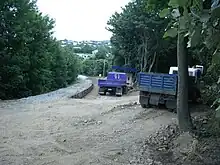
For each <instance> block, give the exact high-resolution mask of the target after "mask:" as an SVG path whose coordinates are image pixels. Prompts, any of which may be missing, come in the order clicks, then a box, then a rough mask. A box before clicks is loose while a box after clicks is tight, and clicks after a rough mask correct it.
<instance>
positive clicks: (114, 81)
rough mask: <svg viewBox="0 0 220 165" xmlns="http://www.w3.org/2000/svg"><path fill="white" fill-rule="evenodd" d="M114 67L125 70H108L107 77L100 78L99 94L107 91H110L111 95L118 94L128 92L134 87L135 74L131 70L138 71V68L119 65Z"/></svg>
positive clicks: (104, 93)
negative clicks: (133, 78)
mask: <svg viewBox="0 0 220 165" xmlns="http://www.w3.org/2000/svg"><path fill="white" fill-rule="evenodd" d="M112 69H115V70H123V71H124V72H117V71H115V72H108V75H107V77H106V78H105V79H99V80H98V86H99V94H100V95H106V94H107V93H110V94H111V95H116V96H122V95H123V94H127V92H128V90H130V89H131V88H132V87H133V81H132V77H133V76H132V73H131V72H136V70H135V69H132V68H126V67H124V68H123V67H118V66H113V67H112ZM129 72H130V73H129Z"/></svg>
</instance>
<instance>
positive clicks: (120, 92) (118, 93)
mask: <svg viewBox="0 0 220 165" xmlns="http://www.w3.org/2000/svg"><path fill="white" fill-rule="evenodd" d="M122 93H123V89H122V87H119V88H116V90H115V94H116V96H118V97H121V96H122Z"/></svg>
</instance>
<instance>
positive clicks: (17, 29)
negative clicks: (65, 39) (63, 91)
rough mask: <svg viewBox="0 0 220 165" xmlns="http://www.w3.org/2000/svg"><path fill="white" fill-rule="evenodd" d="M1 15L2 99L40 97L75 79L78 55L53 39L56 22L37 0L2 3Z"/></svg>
mask: <svg viewBox="0 0 220 165" xmlns="http://www.w3.org/2000/svg"><path fill="white" fill-rule="evenodd" d="M0 12H1V24H0V33H1V38H0V52H1V56H0V63H1V65H0V70H1V72H0V98H1V99H12V98H21V97H26V96H29V95H36V94H41V93H44V92H48V91H51V90H54V89H57V88H60V87H65V86H66V85H68V84H70V83H72V82H73V81H74V80H75V79H76V77H77V59H76V56H75V55H74V54H73V53H72V52H73V51H72V50H70V49H69V48H66V47H64V48H62V47H61V46H60V43H59V42H58V41H56V40H55V39H53V38H52V36H51V35H52V29H53V27H54V21H53V20H52V19H50V18H49V17H48V16H43V15H42V14H41V13H39V11H38V9H37V7H36V2H35V1H29V0H10V1H8V0H3V1H1V3H0Z"/></svg>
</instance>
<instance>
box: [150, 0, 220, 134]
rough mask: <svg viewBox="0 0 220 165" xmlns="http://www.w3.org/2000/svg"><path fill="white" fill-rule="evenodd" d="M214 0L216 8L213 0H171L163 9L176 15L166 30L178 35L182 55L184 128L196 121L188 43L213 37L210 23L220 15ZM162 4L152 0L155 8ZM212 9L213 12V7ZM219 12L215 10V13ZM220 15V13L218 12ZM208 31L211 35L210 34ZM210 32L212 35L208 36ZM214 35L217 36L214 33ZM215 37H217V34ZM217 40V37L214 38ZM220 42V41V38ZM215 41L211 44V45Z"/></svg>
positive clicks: (181, 120) (180, 103) (180, 84)
mask: <svg viewBox="0 0 220 165" xmlns="http://www.w3.org/2000/svg"><path fill="white" fill-rule="evenodd" d="M215 2H217V1H212V8H211V3H210V1H205V2H203V1H202V0H182V1H178V0H170V1H169V3H168V6H169V7H168V8H164V9H163V10H162V11H161V12H160V16H161V17H165V18H167V17H169V16H171V17H172V18H173V19H172V21H171V22H170V28H169V29H168V30H167V31H166V32H165V34H164V37H167V36H170V37H175V36H176V35H178V38H177V59H178V70H179V71H178V73H179V74H178V75H179V76H178V77H179V78H178V79H179V81H178V101H177V111H178V119H179V126H180V128H181V129H182V130H183V131H189V130H191V129H192V122H191V117H190V112H189V110H188V90H186V89H188V83H187V82H188V69H187V68H188V59H187V57H188V55H187V46H188V47H195V46H198V45H199V44H201V43H203V42H201V41H204V40H207V39H209V37H210V32H209V31H210V27H212V26H210V23H211V24H213V20H214V19H215V18H216V16H217V15H218V14H217V12H216V11H218V10H219V9H218V5H219V4H218V3H219V2H217V3H216V4H217V5H216V7H217V8H215V9H213V5H214V6H215ZM157 5H159V6H161V4H160V3H159V2H158V1H156V0H150V1H149V3H148V6H150V7H152V6H153V8H154V7H155V6H157ZM210 9H211V14H209V10H210ZM214 13H215V14H214ZM218 16H219V15H218ZM207 34H208V35H207ZM207 36H208V37H207ZM212 37H213V36H212ZM214 38H215V37H214ZM214 41H215V39H214ZM217 43H218V41H217ZM205 44H206V45H207V46H208V47H209V48H211V47H212V46H213V47H216V45H212V44H210V42H207V41H206V42H205ZM210 45H211V46H210Z"/></svg>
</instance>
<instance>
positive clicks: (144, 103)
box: [139, 96, 149, 108]
mask: <svg viewBox="0 0 220 165" xmlns="http://www.w3.org/2000/svg"><path fill="white" fill-rule="evenodd" d="M139 103H140V104H141V107H142V108H148V107H149V98H148V97H145V96H139Z"/></svg>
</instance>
